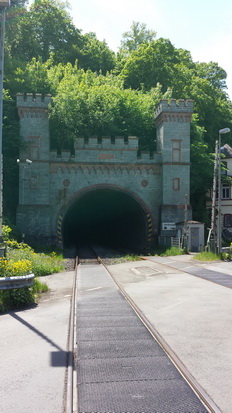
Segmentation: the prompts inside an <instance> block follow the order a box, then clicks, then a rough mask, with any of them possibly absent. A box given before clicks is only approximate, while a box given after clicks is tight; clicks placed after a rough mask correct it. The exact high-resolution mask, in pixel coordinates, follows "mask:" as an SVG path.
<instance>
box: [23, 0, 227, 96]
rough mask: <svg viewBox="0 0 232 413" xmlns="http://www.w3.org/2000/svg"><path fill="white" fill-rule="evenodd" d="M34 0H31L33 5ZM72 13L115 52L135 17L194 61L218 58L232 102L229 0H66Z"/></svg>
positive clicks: (76, 21) (80, 25)
mask: <svg viewBox="0 0 232 413" xmlns="http://www.w3.org/2000/svg"><path fill="white" fill-rule="evenodd" d="M32 2H33V0H29V3H32ZM68 3H69V5H70V9H69V13H70V15H71V17H72V18H73V22H74V24H75V26H76V27H77V28H78V29H81V30H82V33H83V34H84V33H88V32H94V33H96V35H97V38H98V39H99V40H105V41H106V43H107V44H108V46H109V47H110V48H111V49H112V50H114V51H117V49H118V47H119V46H120V42H121V40H122V34H123V33H125V32H127V31H129V30H130V26H131V24H132V22H133V21H135V22H140V23H145V24H146V26H147V28H148V29H150V30H153V31H156V33H157V38H160V37H164V38H167V39H169V40H170V41H171V43H172V44H173V45H174V46H175V47H176V48H182V49H186V50H189V51H190V53H191V55H192V58H193V61H195V62H198V61H199V62H206V63H208V62H210V61H214V62H217V63H218V64H219V66H221V67H222V68H223V69H224V70H225V71H226V72H227V86H228V90H227V93H228V94H229V96H230V99H231V100H232V2H231V0H194V1H190V0H140V1H138V0H68Z"/></svg>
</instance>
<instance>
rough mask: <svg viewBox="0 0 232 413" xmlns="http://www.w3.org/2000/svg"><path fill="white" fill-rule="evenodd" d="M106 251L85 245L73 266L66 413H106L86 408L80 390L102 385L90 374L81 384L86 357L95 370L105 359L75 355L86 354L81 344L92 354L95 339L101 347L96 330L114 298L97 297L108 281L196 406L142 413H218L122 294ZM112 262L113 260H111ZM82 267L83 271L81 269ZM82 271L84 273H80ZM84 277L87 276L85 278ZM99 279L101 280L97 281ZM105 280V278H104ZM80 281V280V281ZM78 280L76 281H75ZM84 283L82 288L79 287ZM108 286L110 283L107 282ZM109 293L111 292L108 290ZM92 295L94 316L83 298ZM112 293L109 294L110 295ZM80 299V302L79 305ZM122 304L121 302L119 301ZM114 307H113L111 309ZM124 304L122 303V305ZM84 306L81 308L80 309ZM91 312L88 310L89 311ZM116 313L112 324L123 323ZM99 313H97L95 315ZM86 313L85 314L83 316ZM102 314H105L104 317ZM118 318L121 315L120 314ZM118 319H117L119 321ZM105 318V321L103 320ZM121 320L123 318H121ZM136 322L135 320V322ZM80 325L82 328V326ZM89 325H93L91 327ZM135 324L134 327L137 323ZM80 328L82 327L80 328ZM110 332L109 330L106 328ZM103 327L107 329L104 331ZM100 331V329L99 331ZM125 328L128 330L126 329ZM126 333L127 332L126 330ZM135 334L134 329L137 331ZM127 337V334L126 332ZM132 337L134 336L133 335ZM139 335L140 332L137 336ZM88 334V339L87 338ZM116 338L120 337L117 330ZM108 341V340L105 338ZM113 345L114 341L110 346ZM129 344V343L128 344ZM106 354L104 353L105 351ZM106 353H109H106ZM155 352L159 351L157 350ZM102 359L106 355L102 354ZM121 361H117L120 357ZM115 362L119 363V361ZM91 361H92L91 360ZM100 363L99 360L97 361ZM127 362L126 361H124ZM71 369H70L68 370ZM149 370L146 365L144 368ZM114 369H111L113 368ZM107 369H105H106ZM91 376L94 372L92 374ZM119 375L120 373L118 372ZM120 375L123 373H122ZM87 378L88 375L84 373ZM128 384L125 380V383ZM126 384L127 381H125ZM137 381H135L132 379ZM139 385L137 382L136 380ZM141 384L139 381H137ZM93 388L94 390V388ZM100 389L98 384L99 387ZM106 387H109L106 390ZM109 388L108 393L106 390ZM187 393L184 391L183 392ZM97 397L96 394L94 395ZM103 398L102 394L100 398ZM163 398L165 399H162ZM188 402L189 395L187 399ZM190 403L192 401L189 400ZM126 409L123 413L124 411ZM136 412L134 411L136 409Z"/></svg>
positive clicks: (86, 396)
mask: <svg viewBox="0 0 232 413" xmlns="http://www.w3.org/2000/svg"><path fill="white" fill-rule="evenodd" d="M99 252H100V253H101V254H102V255H104V256H105V258H104V257H100V256H99ZM117 254H118V252H114V256H115V255H117ZM109 255H110V254H109V252H107V251H105V253H104V251H102V248H96V247H95V248H94V247H92V246H91V247H87V246H85V248H82V250H81V251H79V256H78V259H77V266H76V275H75V281H74V287H73V298H72V305H71V312H70V339H69V354H72V357H71V359H70V360H69V370H68V371H67V397H66V400H67V403H66V409H65V413H71V412H72V413H74V412H77V411H99V412H105V411H106V410H101V409H99V405H96V408H97V410H96V409H95V410H94V409H93V405H91V402H90V406H88V407H89V410H88V409H87V406H86V403H87V402H86V401H83V400H84V399H86V398H87V399H88V398H90V399H91V395H90V394H87V395H85V396H84V392H83V387H86V388H87V389H88V388H89V387H91V388H92V391H96V386H97V384H96V383H98V381H99V382H101V380H102V377H100V378H97V379H95V381H94V379H91V375H90V376H89V377H87V379H86V383H85V384H83V382H84V379H83V377H85V375H86V373H85V369H86V371H87V372H88V369H89V367H88V361H89V358H91V362H93V363H94V360H95V363H98V362H100V365H99V367H98V368H102V367H100V366H102V365H103V364H104V363H105V361H104V358H101V357H102V356H100V358H99V352H98V354H97V356H96V355H95V356H94V358H93V359H92V357H93V354H92V355H91V356H90V355H89V354H88V355H87V356H86V355H85V356H84V357H83V358H80V359H79V360H78V365H77V351H78V356H79V355H81V354H82V353H83V352H84V353H85V350H83V343H84V347H85V346H90V347H91V348H92V350H91V351H93V347H94V344H93V343H94V342H95V340H96V346H99V347H101V345H102V341H101V338H100V339H99V337H98V336H97V335H98V334H99V331H102V332H103V331H104V327H103V326H102V324H101V323H102V320H103V318H104V317H106V315H107V314H108V313H107V312H108V311H110V309H112V308H113V311H114V299H112V301H111V305H109V308H108V307H107V306H108V304H109V303H108V300H107V296H102V295H101V293H100V294H99V291H101V289H102V288H103V289H107V288H108V287H107V286H108V282H109V280H108V279H110V280H113V285H116V286H117V287H116V289H117V291H118V290H119V291H120V293H121V295H122V296H123V297H124V298H125V301H126V303H129V304H130V308H131V309H133V313H134V314H135V315H136V318H137V319H139V320H140V321H141V323H142V324H143V326H145V328H146V330H147V331H149V334H150V335H151V336H152V337H153V340H154V341H155V342H156V343H158V346H160V348H161V349H162V351H164V353H165V355H166V356H167V357H168V359H169V360H171V362H172V363H173V365H174V366H175V368H176V370H177V371H178V374H179V373H180V375H181V376H182V377H183V379H184V381H185V383H187V385H188V386H189V389H191V391H192V392H193V394H194V396H193V401H192V402H191V403H193V404H194V403H195V404H196V406H197V407H194V408H193V409H192V410H191V409H190V406H189V410H181V409H180V406H179V407H178V408H177V410H175V407H174V406H172V405H170V406H168V407H167V406H166V407H165V408H166V410H152V409H151V410H146V406H144V405H142V406H141V407H142V408H143V410H142V411H143V412H144V413H146V412H148V411H149V412H156V411H157V412H158V411H165V412H178V413H181V412H187V411H189V412H191V413H192V412H197V413H198V412H199V413H201V412H212V413H213V412H214V413H220V410H219V408H218V407H217V406H216V405H215V403H214V402H213V401H212V400H211V399H210V397H209V396H208V394H207V393H206V392H205V391H204V389H203V388H202V387H201V386H200V385H199V384H198V383H197V382H196V380H195V379H194V377H192V375H191V374H190V372H189V371H188V370H187V369H186V367H185V366H184V365H183V363H182V362H181V360H180V359H179V358H178V357H177V356H176V354H175V353H174V352H173V351H172V349H171V348H170V347H169V346H168V344H167V343H166V342H165V341H164V340H163V338H162V337H161V336H160V334H159V332H158V331H157V330H156V329H155V328H154V326H153V325H151V323H150V322H149V321H148V320H147V318H146V317H145V316H144V314H143V313H142V312H141V311H140V309H139V308H138V306H137V305H136V303H135V302H134V301H133V300H131V298H130V296H129V295H128V294H127V293H126V292H125V290H124V288H123V287H122V286H121V284H120V283H119V282H118V281H117V279H116V278H115V277H114V275H113V274H112V272H111V271H110V268H109V266H108V265H107V260H108V259H109ZM111 255H112V251H111ZM110 259H111V260H112V257H111V258H110ZM99 264H100V265H101V267H102V268H104V275H103V273H102V271H100V270H97V267H98V268H99ZM85 266H87V267H90V268H86V270H84V268H85ZM82 268H83V270H82ZM91 268H92V271H93V272H94V273H95V274H97V275H96V276H95V275H94V276H93V275H91ZM83 271H84V272H83ZM82 272H83V274H85V278H83V277H84V275H82V274H81V273H82ZM86 274H87V276H86ZM98 277H99V279H100V280H101V281H100V282H98ZM107 277H108V279H107ZM82 278H83V280H84V281H83V280H82ZM103 278H104V280H105V278H106V285H107V286H105V284H104V282H105V281H104V282H103V281H102V280H103ZM78 279H79V280H78ZM82 283H83V285H82ZM102 283H103V287H102ZM110 284H111V282H110ZM78 290H79V291H78ZM94 291H95V292H96V294H95V295H94ZM110 291H111V290H110ZM78 294H82V297H81V300H80V299H79V300H78ZM89 294H91V300H92V301H94V302H95V301H96V306H95V307H94V308H93V313H92V302H89V303H88V302H85V300H86V298H87V297H88V295H89ZM110 294H111V293H110ZM112 296H113V292H112ZM82 300H83V303H82ZM120 303H121V301H120ZM97 305H98V306H99V308H98V307H97ZM112 305H113V307H112ZM122 305H124V304H122V303H121V306H122ZM82 306H83V308H82ZM86 306H87V307H86ZM105 306H106V307H107V308H106V310H107V311H106V315H105V312H104V311H103V312H101V311H102V310H104V307H105ZM118 308H119V309H118V310H117V311H118V313H120V314H121V312H120V311H121V307H118ZM125 308H126V310H125V312H127V311H129V310H128V308H127V307H125ZM90 309H91V310H90ZM117 311H116V312H115V313H114V317H116V318H117V322H116V324H115V321H114V319H113V316H111V317H112V320H111V321H112V323H113V324H115V325H116V326H117V323H118V322H119V323H120V322H122V321H120V317H118V316H117ZM98 312H99V314H100V315H99V314H98ZM94 313H95V314H96V313H97V314H98V317H97V318H96V323H95V322H93V319H92V317H93V318H94V317H95V315H94ZM86 314H87V315H86ZM103 314H104V315H103ZM77 317H79V323H80V325H79V330H78V336H80V337H82V335H83V334H87V336H86V337H85V336H84V339H83V343H82V339H80V341H78V337H77V336H76V334H77V329H78V325H77ZM121 317H123V316H122V314H121ZM118 318H119V320H118ZM104 319H105V318H104ZM99 320H100V324H99V325H98V327H96V324H97V323H98V322H99ZM121 320H122V318H121ZM128 320H129V321H130V317H129V318H128ZM85 322H90V326H89V327H84V323H85ZM135 322H136V321H135ZM82 323H83V326H82ZM91 323H92V324H91ZM105 323H106V325H107V323H109V320H108V319H107V317H106V320H105ZM136 325H137V324H136ZM80 326H81V327H80ZM107 328H108V330H109V327H107ZM107 328H106V330H107ZM101 329H102V330H101ZM126 329H127V328H126ZM71 330H73V332H71ZM92 330H93V336H91V334H92ZM115 330H116V331H115V333H117V327H115ZM128 330H130V327H129V324H128ZM83 331H85V333H83ZM125 331H126V330H125ZM136 331H137V330H136ZM139 331H140V327H138V332H139ZM94 334H96V336H95V337H94ZM102 334H103V335H104V334H105V332H103V333H102ZM108 334H109V335H110V334H111V335H112V336H114V331H112V330H111V329H110V330H109V332H108ZM125 334H126V333H125ZM134 334H136V333H135V332H134ZM138 334H139V333H138ZM88 335H90V336H91V337H90V338H89V336H88ZM119 336H120V329H119ZM134 339H135V341H136V340H137V337H136V336H135V338H134ZM106 340H107V337H106ZM77 342H79V344H78V346H79V348H78V349H77ZM116 342H117V343H116V345H120V344H119V343H118V340H117V339H116ZM111 344H112V346H113V342H112V343H111ZM127 344H128V343H127ZM104 351H105V350H104ZM107 351H109V350H107ZM156 351H158V350H156ZM104 357H105V355H104ZM119 359H120V358H119ZM119 359H118V360H119ZM136 359H137V358H136V357H135V358H134V361H133V363H135V360H136ZM138 359H140V356H138ZM92 360H93V361H92ZM99 360H100V361H99ZM125 360H126V359H125ZM91 362H90V361H89V363H90V364H91ZM70 366H71V367H70ZM147 367H148V368H149V366H147ZM77 368H78V372H77ZM115 368H116V367H115V366H114V369H115ZM94 370H95V367H94V365H92V371H94ZM106 370H107V369H106ZM92 374H93V375H94V373H92ZM111 374H112V372H111V373H109V376H110V377H111ZM121 374H122V373H121ZM122 375H123V374H122ZM87 376H88V374H87ZM107 380H108V379H106V383H105V387H106V390H105V394H107V391H109V389H108V387H109V384H107V383H108V381H107ZM111 380H112V378H110V379H109V382H110V383H111ZM118 380H120V377H118V378H117V380H116V382H118ZM146 380H148V381H147V383H149V384H150V383H151V378H149V379H146ZM126 382H127V381H126ZM128 382H129V381H128ZM135 382H136V380H135ZM137 383H138V381H137ZM139 383H140V382H139ZM94 386H95V387H94ZM98 386H99V384H98ZM107 386H108V387H107ZM154 386H156V383H155V382H154ZM77 387H79V388H80V392H79V401H78V400H77V399H78V396H77ZM107 389H108V390H107ZM185 391H186V390H185ZM121 392H123V390H122V389H121ZM95 396H96V395H95ZM195 396H196V398H197V400H198V401H199V406H198V402H197V401H196V400H195V399H194V397H195ZM102 397H103V395H102ZM165 397H166V396H165ZM177 397H180V395H178V396H177ZM189 397H190V399H191V397H192V396H189ZM191 400H192V399H191ZM79 403H80V406H79V409H78V408H77V405H79ZM93 403H94V402H93ZM96 403H100V404H101V402H99V401H96ZM105 403H106V405H107V401H105ZM117 403H119V405H120V401H118V402H117ZM165 403H166V402H165ZM108 407H109V409H108V410H107V411H115V413H118V412H119V411H120V412H121V411H129V410H128V406H124V405H123V407H124V408H123V410H122V409H121V410H112V408H113V407H112V406H108ZM161 408H162V407H161ZM125 409H126V410H125ZM136 411H137V410H136Z"/></svg>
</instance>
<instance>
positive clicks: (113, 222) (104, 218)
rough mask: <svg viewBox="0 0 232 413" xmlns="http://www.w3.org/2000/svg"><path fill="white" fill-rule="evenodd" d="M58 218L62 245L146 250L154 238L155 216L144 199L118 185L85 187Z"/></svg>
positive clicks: (66, 246)
mask: <svg viewBox="0 0 232 413" xmlns="http://www.w3.org/2000/svg"><path fill="white" fill-rule="evenodd" d="M61 216H62V219H58V224H57V225H58V226H59V231H60V237H61V239H62V245H63V248H72V247H75V246H77V245H79V244H80V243H83V242H86V241H87V242H94V243H101V244H104V245H107V246H109V247H118V248H119V247H121V248H128V249H132V250H143V249H145V248H146V247H147V246H148V243H149V242H150V241H151V232H152V219H151V214H150V211H149V209H148V207H147V206H146V204H145V203H144V201H143V200H142V199H141V198H139V197H138V195H136V194H134V193H133V192H132V191H130V190H127V189H125V188H122V187H120V186H118V185H94V186H90V187H87V188H83V189H82V190H81V191H78V193H77V194H76V195H75V196H74V197H73V198H72V199H70V200H69V203H68V205H66V207H65V208H63V210H62V212H61V214H60V217H61Z"/></svg>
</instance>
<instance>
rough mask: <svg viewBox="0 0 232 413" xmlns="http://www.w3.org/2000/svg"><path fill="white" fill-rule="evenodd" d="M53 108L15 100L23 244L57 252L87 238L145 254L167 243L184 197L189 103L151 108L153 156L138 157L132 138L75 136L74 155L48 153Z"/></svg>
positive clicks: (28, 98)
mask: <svg viewBox="0 0 232 413" xmlns="http://www.w3.org/2000/svg"><path fill="white" fill-rule="evenodd" d="M50 102H51V96H49V95H45V96H42V95H32V94H26V95H25V94H18V95H17V106H18V113H19V117H20V135H21V139H22V145H21V148H20V163H19V205H18V208H17V216H16V222H17V225H18V227H19V228H20V229H21V231H22V233H24V234H25V239H26V240H27V241H28V242H29V241H31V240H33V241H34V242H38V243H46V244H51V245H59V246H60V247H68V246H69V245H72V244H75V243H76V242H79V241H80V240H81V239H84V238H89V239H91V240H92V241H95V240H96V241H98V240H99V241H105V242H106V243H108V244H109V245H113V244H114V245H117V246H120V245H121V246H124V247H125V246H126V247H128V248H130V247H131V248H133V247H135V248H143V249H144V248H146V247H148V246H149V245H150V244H151V243H153V242H154V241H159V243H168V242H169V241H170V239H171V237H172V236H175V235H176V229H175V224H176V223H177V222H180V221H183V220H184V211H185V210H186V195H187V199H189V180H190V179H189V175H190V121H191V115H192V112H193V102H192V101H191V100H188V101H184V100H179V101H176V100H171V101H168V100H162V101H161V102H160V104H159V105H158V106H157V108H156V110H155V121H156V130H157V136H156V140H157V151H156V152H154V153H153V154H150V153H147V152H142V153H141V154H139V155H138V144H139V142H138V138H137V137H133V136H130V137H128V139H124V138H123V137H114V139H112V138H110V137H100V138H99V137H95V136H91V137H89V138H88V139H86V138H84V137H81V136H78V137H76V139H75V141H74V152H72V153H71V152H70V151H65V150H64V151H62V152H61V153H57V151H56V150H51V149H50V138H49V118H48V110H49V109H48V107H49V103H50ZM154 138H155V137H154ZM28 160H30V161H32V162H29V163H28V162H27V161H28ZM188 219H191V207H190V206H188Z"/></svg>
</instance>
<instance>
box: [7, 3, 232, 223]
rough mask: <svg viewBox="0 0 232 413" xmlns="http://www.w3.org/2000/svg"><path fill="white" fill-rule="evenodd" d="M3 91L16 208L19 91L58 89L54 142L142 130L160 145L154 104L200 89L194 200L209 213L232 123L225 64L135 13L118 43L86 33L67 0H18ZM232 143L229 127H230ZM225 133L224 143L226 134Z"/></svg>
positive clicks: (200, 212) (144, 145) (10, 206)
mask: <svg viewBox="0 0 232 413" xmlns="http://www.w3.org/2000/svg"><path fill="white" fill-rule="evenodd" d="M4 86H5V99H4V102H5V104H4V125H3V126H4V130H3V153H4V160H5V162H4V199H5V201H4V202H5V209H4V210H5V211H7V213H8V215H10V213H11V215H12V216H13V214H14V211H15V206H16V204H17V197H16V196H15V194H17V188H16V186H17V173H18V171H17V166H16V162H15V160H16V158H17V151H18V147H19V129H18V118H17V114H16V108H15V96H16V93H17V92H33V93H36V92H37V93H51V94H52V96H53V105H52V107H51V138H52V146H53V147H57V148H58V149H59V148H61V147H64V146H69V147H70V148H71V147H72V142H73V139H74V137H77V136H86V137H87V136H89V135H98V136H100V135H110V136H115V135H119V136H128V135H136V136H138V137H139V138H140V149H146V150H154V149H155V126H154V120H153V112H154V107H155V106H156V104H157V103H158V101H159V100H160V99H162V98H175V99H180V98H181V99H193V100H194V108H195V109H194V112H195V113H194V116H193V122H192V125H191V203H192V206H193V211H194V218H195V219H199V220H204V221H207V215H206V212H205V200H206V195H205V194H206V191H207V189H208V188H209V187H210V186H211V184H212V174H213V161H212V159H213V158H212V155H211V154H212V153H213V152H214V144H215V140H216V139H217V136H218V130H219V129H221V128H224V127H229V128H231V129H232V105H231V101H230V99H229V98H228V96H227V93H226V72H225V71H224V70H223V68H221V67H219V66H218V64H217V63H216V62H210V63H204V62H202V63H199V62H194V61H193V60H192V57H191V53H190V52H189V51H187V50H183V49H177V48H176V47H175V46H174V45H173V44H172V43H171V40H169V39H163V38H157V34H156V32H155V31H154V30H148V29H147V28H146V25H145V24H141V23H138V22H133V24H132V26H131V29H130V30H129V31H128V32H126V33H124V34H122V42H121V46H120V48H119V51H118V53H114V52H112V51H111V50H110V49H109V47H108V46H107V43H106V42H105V41H103V42H101V41H99V40H98V39H97V37H96V35H95V34H94V33H86V34H82V32H81V30H80V29H79V28H76V27H75V26H74V24H73V22H72V19H71V17H70V14H69V11H68V9H67V7H66V4H65V3H64V2H62V1H60V0H35V1H34V3H33V4H32V6H31V7H29V8H28V7H27V1H26V0H25V1H24V0H15V1H12V2H11V7H10V8H9V10H8V12H7V24H6V40H5V83H4ZM223 139H226V141H227V142H228V143H229V144H231V142H230V140H231V137H230V136H228V135H226V136H225V137H223ZM222 143H225V141H223V142H222Z"/></svg>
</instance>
